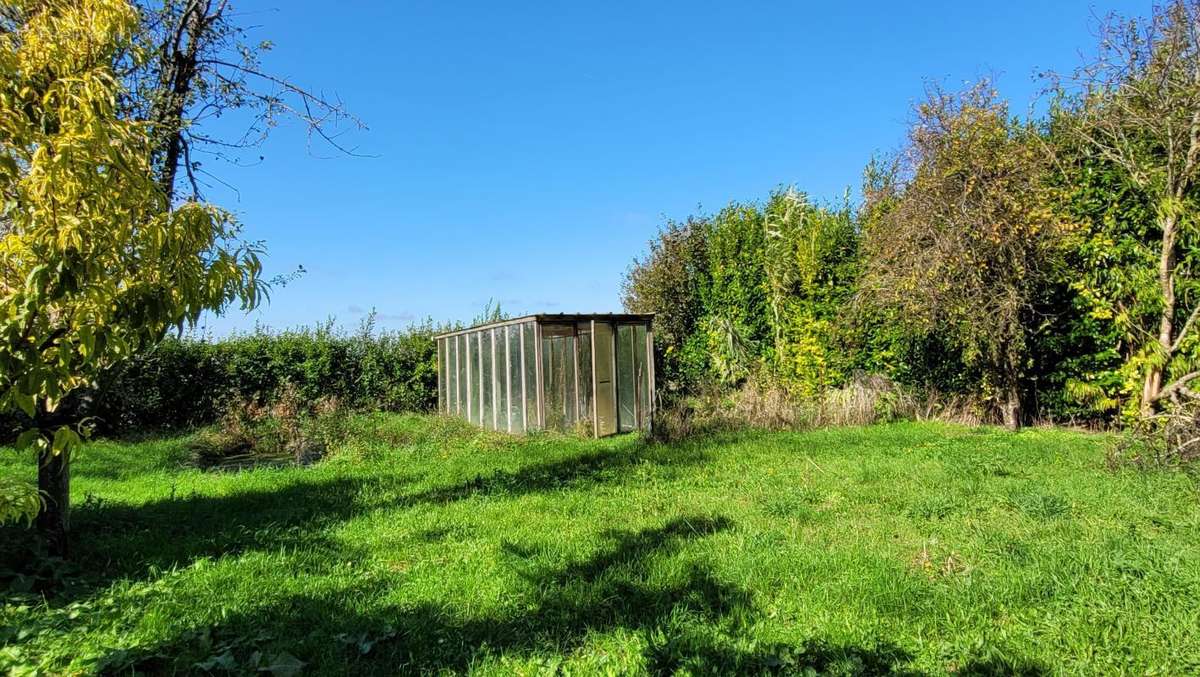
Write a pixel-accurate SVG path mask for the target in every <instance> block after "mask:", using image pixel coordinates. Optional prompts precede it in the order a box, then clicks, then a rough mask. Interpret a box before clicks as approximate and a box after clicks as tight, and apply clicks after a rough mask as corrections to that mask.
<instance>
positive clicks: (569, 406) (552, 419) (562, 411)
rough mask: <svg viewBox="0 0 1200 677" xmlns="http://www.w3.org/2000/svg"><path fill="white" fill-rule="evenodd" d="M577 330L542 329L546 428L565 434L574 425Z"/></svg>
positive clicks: (555, 327) (555, 326) (566, 326)
mask: <svg viewBox="0 0 1200 677" xmlns="http://www.w3.org/2000/svg"><path fill="white" fill-rule="evenodd" d="M575 359H576V358H575V327H574V325H569V324H568V325H543V326H542V380H543V385H544V386H545V391H544V394H543V396H542V405H543V407H544V408H545V411H546V427H547V428H551V429H554V430H561V431H563V432H567V431H570V430H571V429H572V428H573V427H574V425H575V419H576V411H575Z"/></svg>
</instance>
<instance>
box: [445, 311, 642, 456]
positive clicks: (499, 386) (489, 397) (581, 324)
mask: <svg viewBox="0 0 1200 677" xmlns="http://www.w3.org/2000/svg"><path fill="white" fill-rule="evenodd" d="M653 319H654V316H653V315H615V314H604V315H529V316H526V317H519V318H516V319H512V320H504V321H501V322H493V323H490V324H485V325H480V326H477V327H471V328H470V329H463V330H461V331H454V332H449V333H446V334H441V335H439V336H437V337H436V338H437V342H438V408H439V410H440V411H441V412H442V413H444V414H449V415H453V416H460V417H462V418H464V419H466V420H468V421H470V422H472V423H474V424H476V425H478V426H481V427H483V428H486V429H488V430H500V431H505V432H510V433H524V432H526V431H532V430H559V431H563V432H578V433H581V434H586V435H592V436H595V437H603V436H605V435H612V434H615V433H619V432H628V431H632V430H649V429H650V421H651V417H652V414H653V412H654V348H653V346H654V336H653V328H652V321H653Z"/></svg>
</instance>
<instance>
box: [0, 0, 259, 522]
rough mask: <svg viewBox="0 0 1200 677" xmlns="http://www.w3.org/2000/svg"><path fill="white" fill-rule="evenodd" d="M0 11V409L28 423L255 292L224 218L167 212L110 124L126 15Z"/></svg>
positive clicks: (65, 446) (69, 438)
mask: <svg viewBox="0 0 1200 677" xmlns="http://www.w3.org/2000/svg"><path fill="white" fill-rule="evenodd" d="M6 9H7V10H9V11H8V12H5V13H4V17H5V19H6V21H7V22H8V23H9V25H6V26H5V30H3V31H0V200H2V201H3V212H2V213H0V336H2V337H3V339H2V340H0V409H2V410H5V411H14V410H20V411H21V412H23V413H24V414H25V415H26V416H28V417H31V418H34V419H37V420H36V421H35V423H38V422H39V421H41V420H43V419H44V418H45V417H47V416H49V415H52V414H53V413H54V412H55V410H56V409H57V407H58V406H59V404H60V403H61V402H62V401H63V399H64V398H66V397H67V396H68V395H70V394H71V393H72V392H73V391H75V390H77V389H79V388H81V387H85V386H89V385H91V384H93V383H94V382H95V380H96V379H97V377H98V376H99V375H100V374H101V373H102V372H103V371H104V370H105V369H107V368H109V367H110V366H112V365H113V364H115V363H117V362H119V361H121V360H123V359H125V358H128V357H129V356H131V355H134V354H137V353H138V352H140V351H142V350H144V349H145V348H146V347H148V346H151V345H153V344H154V343H156V342H157V341H158V340H160V339H161V338H162V336H163V335H164V333H165V332H166V331H167V330H168V329H169V328H171V327H177V326H180V325H183V324H186V323H194V322H195V321H196V319H197V318H198V317H199V316H200V314H201V312H203V311H205V310H220V309H222V308H224V307H225V306H226V305H228V304H230V303H239V304H241V305H242V306H243V307H245V308H249V307H253V306H255V305H256V304H257V303H258V302H259V301H260V300H261V299H262V297H263V294H264V293H265V285H264V284H263V283H262V282H261V281H260V280H259V273H260V270H261V267H260V264H259V259H258V257H259V253H260V247H259V246H258V245H255V244H246V243H242V242H240V241H239V240H238V236H239V230H238V227H237V224H236V223H235V222H234V221H233V219H232V217H231V216H230V215H229V214H227V213H225V212H223V211H221V210H219V209H217V208H215V207H212V206H210V205H205V204H200V203H195V202H187V203H183V204H180V205H177V206H176V207H175V208H174V209H170V207H171V205H170V204H169V203H168V201H167V200H166V198H165V196H164V195H163V193H162V191H161V190H160V188H159V185H158V183H157V182H156V180H155V176H154V172H153V170H152V166H151V159H150V158H151V148H152V146H153V141H152V138H151V134H150V132H149V130H148V129H147V127H146V125H144V124H141V123H138V122H136V121H132V120H129V119H124V118H122V117H121V116H120V114H119V110H118V107H117V102H118V100H119V99H120V97H121V96H122V95H123V93H124V92H123V90H122V87H121V85H120V83H119V81H118V78H117V75H116V73H115V72H114V70H113V63H114V60H115V59H116V57H117V55H118V54H119V53H120V52H122V51H123V50H125V49H127V48H128V47H129V45H130V40H131V36H132V35H133V33H134V31H135V30H136V26H137V14H136V13H135V11H134V9H133V8H132V7H131V6H130V5H129V4H128V2H126V1H124V0H47V1H43V2H23V1H22V2H16V1H10V2H7V3H6ZM20 441H21V443H22V444H23V445H25V446H28V445H34V446H37V447H38V448H39V449H40V450H41V451H42V453H43V454H55V455H57V454H66V453H68V452H69V448H70V447H71V446H74V445H75V444H77V443H78V441H79V434H78V432H77V430H76V429H75V428H73V427H69V426H66V425H56V426H53V427H50V428H45V429H43V427H42V426H41V425H35V427H33V428H30V432H29V433H28V434H24V435H22V436H21V437H20ZM65 458H66V457H65V456H64V457H63V459H64V464H65ZM64 478H65V475H64ZM59 493H61V496H56V497H52V498H53V499H54V504H55V505H56V506H57V507H56V509H59V510H63V511H65V506H61V505H59V504H60V503H63V502H65V501H66V496H67V494H66V492H65V487H63V490H62V491H60V492H59ZM6 512H7V510H6ZM64 514H65V512H64ZM63 523H64V524H65V519H64V522H63Z"/></svg>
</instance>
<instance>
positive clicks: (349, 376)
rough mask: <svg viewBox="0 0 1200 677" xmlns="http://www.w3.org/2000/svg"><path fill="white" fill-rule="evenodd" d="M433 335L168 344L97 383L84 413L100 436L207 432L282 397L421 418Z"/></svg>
mask: <svg viewBox="0 0 1200 677" xmlns="http://www.w3.org/2000/svg"><path fill="white" fill-rule="evenodd" d="M435 333H436V330H435V329H434V327H433V326H432V324H430V323H428V322H427V323H424V324H421V325H418V326H415V327H412V328H410V329H408V330H405V331H400V332H387V333H379V334H376V333H374V332H373V331H371V327H370V325H369V324H368V325H367V326H365V327H364V329H363V330H362V331H360V332H357V333H354V334H344V333H339V332H336V331H334V330H332V329H331V328H329V327H327V326H326V327H318V328H314V329H298V330H291V331H285V332H280V333H270V332H266V331H261V330H260V331H256V332H254V333H252V334H243V335H235V336H230V337H228V338H223V339H219V340H210V339H193V338H176V339H168V340H166V341H164V342H163V343H162V344H161V345H159V346H158V347H157V348H155V349H154V350H153V351H151V352H149V353H146V354H144V355H141V356H139V357H136V358H134V359H132V360H129V361H127V362H125V363H124V364H122V365H121V366H120V368H118V369H117V370H115V371H114V372H112V373H111V374H109V375H107V377H106V378H105V379H104V380H103V381H102V383H101V385H100V388H99V389H98V391H97V393H96V396H95V397H94V398H92V400H93V406H92V410H91V411H90V412H89V413H90V414H91V415H93V416H95V417H96V420H97V421H98V422H99V423H100V426H101V428H102V430H104V431H105V432H126V431H131V430H146V429H157V428H183V427H190V426H197V425H208V424H212V423H214V422H217V421H218V420H223V419H224V418H225V417H226V416H227V414H228V413H229V412H231V411H238V410H247V411H248V410H250V409H252V408H253V407H269V406H271V405H272V404H274V403H275V399H276V398H277V397H278V396H280V395H281V394H283V393H284V392H285V390H286V391H287V392H292V393H294V395H295V396H296V398H297V399H298V401H302V402H309V403H312V402H317V401H319V400H321V399H322V398H326V397H329V398H336V400H337V402H338V406H339V408H343V409H344V408H349V409H380V410H385V411H428V410H430V409H433V408H434V407H435V406H436V403H437V344H436V342H435V341H434V340H433V336H434V334H435Z"/></svg>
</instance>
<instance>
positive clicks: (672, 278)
mask: <svg viewBox="0 0 1200 677" xmlns="http://www.w3.org/2000/svg"><path fill="white" fill-rule="evenodd" d="M707 239H708V224H707V223H706V221H705V220H704V219H701V218H697V217H691V218H689V219H687V220H686V221H684V222H681V223H679V222H674V221H668V222H667V224H666V225H665V226H664V227H663V228H662V229H661V230H660V231H659V233H658V236H657V237H656V238H655V239H653V240H651V241H650V244H649V251H648V252H647V254H646V255H645V256H644V257H643V258H641V259H636V260H634V262H633V264H632V265H631V266H630V267H629V271H628V272H627V274H626V276H625V278H624V280H623V283H622V287H621V292H622V297H623V301H624V306H625V309H626V310H628V311H629V312H632V313H654V344H655V352H656V353H657V356H656V357H657V371H656V374H657V375H658V379H659V381H660V385H659V390H660V392H663V393H664V394H666V395H667V396H668V397H670V396H673V395H676V394H678V393H680V392H683V391H686V390H690V389H692V388H694V387H696V386H697V385H698V384H699V383H700V382H701V380H702V378H703V374H704V372H705V371H706V370H707V365H708V355H707V353H706V352H705V351H704V350H703V348H702V347H701V346H699V345H698V341H697V340H696V335H697V331H698V330H699V327H700V323H701V321H702V320H703V318H704V303H703V301H702V299H701V296H700V294H701V289H702V288H703V285H704V284H705V282H706V281H707V280H708V277H709V275H708V270H709V266H708V257H707V251H708V244H707Z"/></svg>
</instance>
